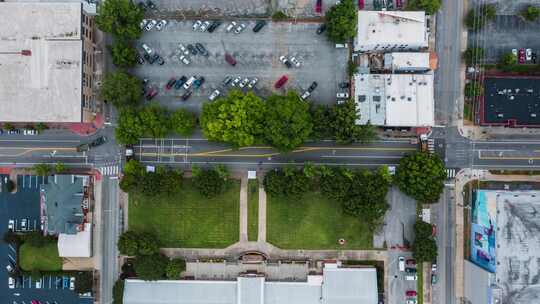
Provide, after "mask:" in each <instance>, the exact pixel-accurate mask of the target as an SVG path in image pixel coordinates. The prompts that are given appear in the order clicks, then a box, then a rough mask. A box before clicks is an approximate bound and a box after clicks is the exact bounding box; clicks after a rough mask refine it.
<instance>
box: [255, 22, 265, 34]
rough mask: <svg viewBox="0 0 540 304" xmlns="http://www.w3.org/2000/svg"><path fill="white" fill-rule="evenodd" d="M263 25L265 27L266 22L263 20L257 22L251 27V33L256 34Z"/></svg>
mask: <svg viewBox="0 0 540 304" xmlns="http://www.w3.org/2000/svg"><path fill="white" fill-rule="evenodd" d="M265 25H266V21H264V20H260V21H258V22H257V24H255V26H254V27H253V32H254V33H258V32H259V31H260V30H261V29H262V28H263V27H264V26H265Z"/></svg>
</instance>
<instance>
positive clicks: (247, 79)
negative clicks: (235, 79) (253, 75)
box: [238, 78, 249, 88]
mask: <svg viewBox="0 0 540 304" xmlns="http://www.w3.org/2000/svg"><path fill="white" fill-rule="evenodd" d="M248 83H249V78H244V80H242V82H240V84H239V85H238V86H239V87H240V88H243V87H245V86H246V85H247V84H248Z"/></svg>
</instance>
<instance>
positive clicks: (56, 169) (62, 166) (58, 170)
mask: <svg viewBox="0 0 540 304" xmlns="http://www.w3.org/2000/svg"><path fill="white" fill-rule="evenodd" d="M66 170H67V167H66V165H65V164H64V163H62V162H57V163H56V164H55V165H54V172H56V174H62V173H64V172H66Z"/></svg>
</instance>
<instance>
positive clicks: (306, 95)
mask: <svg viewBox="0 0 540 304" xmlns="http://www.w3.org/2000/svg"><path fill="white" fill-rule="evenodd" d="M309 96H311V92H310V91H305V92H304V93H303V94H302V96H300V99H302V100H306V99H307V98H308V97H309Z"/></svg>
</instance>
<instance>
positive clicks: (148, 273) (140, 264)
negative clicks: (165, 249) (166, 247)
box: [134, 254, 169, 281]
mask: <svg viewBox="0 0 540 304" xmlns="http://www.w3.org/2000/svg"><path fill="white" fill-rule="evenodd" d="M168 262H169V259H168V258H167V257H165V256H164V255H161V254H154V255H143V256H140V257H137V259H136V260H135V263H134V265H135V271H136V272H137V277H139V279H141V280H145V281H154V280H159V279H162V278H163V277H164V276H165V269H166V267H167V264H168Z"/></svg>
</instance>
